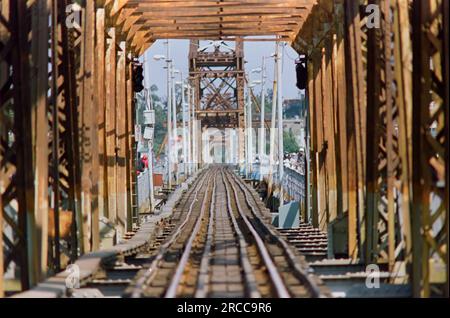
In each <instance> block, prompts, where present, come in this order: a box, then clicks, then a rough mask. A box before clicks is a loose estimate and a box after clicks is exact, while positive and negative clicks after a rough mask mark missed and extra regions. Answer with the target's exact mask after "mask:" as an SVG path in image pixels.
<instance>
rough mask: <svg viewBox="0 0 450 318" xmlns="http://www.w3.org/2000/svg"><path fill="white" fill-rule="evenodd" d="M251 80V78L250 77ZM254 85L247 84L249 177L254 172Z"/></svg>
mask: <svg viewBox="0 0 450 318" xmlns="http://www.w3.org/2000/svg"><path fill="white" fill-rule="evenodd" d="M249 80H250V79H249ZM251 88H252V85H251V84H250V83H248V84H247V125H246V127H247V149H248V158H247V167H248V169H247V178H249V177H250V176H251V173H252V161H253V127H252V126H253V121H252V119H253V118H252V96H251Z"/></svg>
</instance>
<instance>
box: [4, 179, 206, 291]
mask: <svg viewBox="0 0 450 318" xmlns="http://www.w3.org/2000/svg"><path fill="white" fill-rule="evenodd" d="M200 171H201V170H199V171H198V172H197V173H196V174H195V175H193V176H192V177H190V178H188V179H187V180H186V181H185V182H183V183H182V184H181V185H180V186H179V187H178V188H177V189H176V190H175V191H174V192H173V193H172V195H171V196H170V198H169V200H168V201H167V203H166V204H165V205H164V206H163V207H162V209H161V210H160V211H159V212H157V213H155V214H153V215H151V216H148V217H147V218H146V219H145V221H144V223H142V224H141V226H140V229H139V230H138V231H137V233H136V234H135V235H134V236H133V237H132V238H131V239H129V240H127V241H124V242H122V243H120V244H117V245H115V246H113V247H111V248H109V249H105V250H101V251H96V252H92V253H88V254H86V255H83V256H81V257H80V258H79V259H78V260H77V261H76V262H75V264H74V265H76V267H72V268H74V270H75V271H76V272H77V274H76V275H79V283H80V286H84V285H85V284H86V283H87V282H88V281H89V280H91V279H93V278H94V277H95V275H96V274H97V273H99V272H100V271H102V270H103V269H104V268H105V266H108V265H112V264H114V263H115V262H117V261H121V260H123V258H124V257H126V256H130V255H134V254H137V253H139V252H140V251H142V250H143V249H144V248H145V247H146V245H147V244H148V243H149V241H150V240H151V237H152V234H153V232H154V230H155V228H156V225H157V223H158V222H159V221H161V220H162V219H164V218H166V217H169V216H170V215H171V214H172V211H173V209H174V207H175V206H176V204H177V203H178V201H179V200H180V198H181V196H182V194H183V193H184V192H185V191H186V190H187V189H188V188H189V186H190V185H191V184H192V183H193V182H194V181H195V179H196V178H197V176H198V174H199V173H200ZM71 275H72V276H71ZM73 275H74V272H73V271H71V270H66V271H64V272H61V273H58V274H57V275H55V276H53V277H50V278H48V279H47V280H45V281H44V282H42V283H39V284H38V285H37V286H35V287H34V288H32V289H30V290H28V291H25V292H23V293H20V294H17V295H14V296H12V297H13V298H64V297H68V296H69V295H70V294H71V293H72V291H73V290H74V289H70V288H68V287H67V286H70V285H69V284H68V283H69V282H68V279H70V276H71V277H73ZM66 281H67V282H66Z"/></svg>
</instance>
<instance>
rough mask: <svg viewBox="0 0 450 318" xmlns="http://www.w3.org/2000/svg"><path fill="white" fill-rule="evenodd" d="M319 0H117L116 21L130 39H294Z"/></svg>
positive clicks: (147, 40) (142, 40)
mask: <svg viewBox="0 0 450 318" xmlns="http://www.w3.org/2000/svg"><path fill="white" fill-rule="evenodd" d="M314 3H315V1H311V0H265V1H260V0H220V1H212V0H200V1H180V0H128V1H127V0H125V1H116V4H115V5H116V6H117V11H118V12H119V11H120V15H119V18H118V22H119V23H121V24H123V26H124V29H125V30H126V31H127V32H129V38H132V37H135V36H137V37H138V38H139V41H140V42H142V43H145V42H154V41H155V40H158V39H165V38H172V39H176V38H180V39H186V38H188V39H212V40H219V39H228V40H229V39H230V38H236V37H245V36H280V37H282V39H284V40H285V41H292V40H293V39H294V38H295V36H296V34H297V33H298V30H299V29H300V27H301V25H302V23H303V22H304V20H305V19H306V17H307V15H308V14H309V11H310V10H311V7H312V6H313V5H314Z"/></svg>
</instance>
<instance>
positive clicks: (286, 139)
mask: <svg viewBox="0 0 450 318" xmlns="http://www.w3.org/2000/svg"><path fill="white" fill-rule="evenodd" d="M283 143H284V151H285V152H288V153H294V152H298V151H299V150H300V147H299V145H298V144H297V140H295V136H294V134H293V133H292V130H290V131H289V132H286V131H285V132H283Z"/></svg>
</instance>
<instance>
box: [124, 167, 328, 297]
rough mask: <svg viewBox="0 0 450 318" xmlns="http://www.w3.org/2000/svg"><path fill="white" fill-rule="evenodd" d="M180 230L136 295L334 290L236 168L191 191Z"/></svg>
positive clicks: (179, 210)
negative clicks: (275, 225) (284, 236)
mask: <svg viewBox="0 0 450 318" xmlns="http://www.w3.org/2000/svg"><path fill="white" fill-rule="evenodd" d="M170 223H171V224H172V226H173V225H174V224H177V225H175V226H174V227H173V231H170V233H168V235H167V237H166V238H165V241H164V242H163V243H162V244H161V245H160V247H159V249H158V251H157V253H155V255H153V257H152V260H151V262H149V265H148V266H144V267H143V268H142V269H141V270H140V271H139V272H138V274H137V275H136V277H135V279H134V280H133V282H132V283H131V284H130V286H129V287H128V288H127V290H126V291H125V295H126V296H128V297H168V298H172V297H197V298H202V297H220V298H231V297H255V298H256V297H283V298H288V297H322V296H327V295H328V293H327V290H326V289H325V288H324V287H323V285H322V283H321V281H320V280H319V279H317V278H316V277H315V276H313V275H311V274H310V273H309V272H308V267H307V264H306V263H305V262H304V259H302V257H301V256H300V255H299V254H298V253H297V252H296V251H295V249H294V248H292V247H291V246H289V245H288V244H287V243H286V242H285V241H284V240H283V239H280V238H279V236H278V233H277V232H276V230H275V229H274V228H272V227H271V225H270V214H269V213H268V212H267V211H266V210H265V208H264V206H263V204H262V202H260V200H259V198H257V197H256V196H255V193H254V192H252V191H251V190H250V189H249V188H248V187H247V185H245V184H244V183H243V181H242V180H240V179H239V178H238V177H237V176H236V175H235V174H234V173H232V172H231V171H230V170H228V169H226V168H223V167H212V168H210V169H208V170H206V171H205V172H204V173H202V174H201V175H200V176H199V177H198V180H197V181H196V182H195V184H194V186H193V187H192V188H191V189H190V190H189V191H188V192H187V193H186V194H185V195H184V196H183V198H182V200H181V201H180V203H179V205H178V206H177V207H176V209H175V211H174V214H173V217H172V219H171V222H170Z"/></svg>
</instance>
